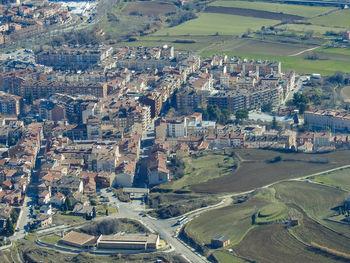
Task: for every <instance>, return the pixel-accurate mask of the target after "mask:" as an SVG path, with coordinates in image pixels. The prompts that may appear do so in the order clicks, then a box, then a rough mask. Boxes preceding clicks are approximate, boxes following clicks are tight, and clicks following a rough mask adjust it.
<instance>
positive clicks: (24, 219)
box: [10, 140, 46, 241]
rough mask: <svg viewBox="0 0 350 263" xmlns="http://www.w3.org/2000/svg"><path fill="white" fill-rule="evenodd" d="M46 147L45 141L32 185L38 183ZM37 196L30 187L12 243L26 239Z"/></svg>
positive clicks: (37, 161) (11, 238)
mask: <svg viewBox="0 0 350 263" xmlns="http://www.w3.org/2000/svg"><path fill="white" fill-rule="evenodd" d="M45 146H46V140H43V141H42V142H41V146H40V151H39V153H38V156H37V160H36V165H35V166H36V167H35V170H34V171H33V173H32V178H31V185H33V184H36V183H37V182H38V173H39V171H40V166H41V161H40V160H41V158H43V156H44V152H45ZM35 196H36V193H35V192H33V191H32V189H31V188H30V187H28V188H27V191H26V197H25V199H24V202H23V205H22V206H21V207H20V208H21V212H20V214H19V217H18V220H17V225H16V229H17V228H18V229H19V231H16V232H15V234H14V235H13V236H11V237H10V240H11V241H16V240H19V239H22V238H24V236H25V233H26V232H28V228H29V223H30V221H31V217H32V216H31V213H30V207H31V206H34V205H35Z"/></svg>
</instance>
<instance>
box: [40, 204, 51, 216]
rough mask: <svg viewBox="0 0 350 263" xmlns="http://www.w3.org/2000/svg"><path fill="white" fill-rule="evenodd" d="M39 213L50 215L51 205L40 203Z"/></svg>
mask: <svg viewBox="0 0 350 263" xmlns="http://www.w3.org/2000/svg"><path fill="white" fill-rule="evenodd" d="M40 213H41V214H46V215H51V214H52V207H51V205H42V206H41V207H40Z"/></svg>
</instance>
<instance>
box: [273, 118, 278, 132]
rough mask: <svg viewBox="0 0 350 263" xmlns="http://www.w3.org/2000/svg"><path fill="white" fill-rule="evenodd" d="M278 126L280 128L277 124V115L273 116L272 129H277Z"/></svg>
mask: <svg viewBox="0 0 350 263" xmlns="http://www.w3.org/2000/svg"><path fill="white" fill-rule="evenodd" d="M277 128H278V124H277V120H276V116H273V119H272V129H274V130H277Z"/></svg>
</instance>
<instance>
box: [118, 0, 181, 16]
mask: <svg viewBox="0 0 350 263" xmlns="http://www.w3.org/2000/svg"><path fill="white" fill-rule="evenodd" d="M175 11H176V7H175V6H174V5H173V4H169V3H167V2H166V1H159V2H130V3H128V4H127V5H126V7H125V8H124V9H123V12H126V13H128V14H130V13H131V12H138V13H140V14H142V15H146V16H159V15H164V14H167V13H170V12H175Z"/></svg>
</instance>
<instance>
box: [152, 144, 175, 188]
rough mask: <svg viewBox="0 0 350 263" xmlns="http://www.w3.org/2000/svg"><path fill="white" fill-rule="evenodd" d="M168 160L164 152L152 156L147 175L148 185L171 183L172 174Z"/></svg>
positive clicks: (156, 152) (154, 153)
mask: <svg viewBox="0 0 350 263" xmlns="http://www.w3.org/2000/svg"><path fill="white" fill-rule="evenodd" d="M166 162H167V158H166V155H165V153H164V152H161V151H155V152H153V153H152V154H151V157H150V161H149V163H148V168H147V174H148V183H149V184H150V185H157V184H162V183H166V182H168V181H169V175H170V172H169V170H168V169H167V167H166Z"/></svg>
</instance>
